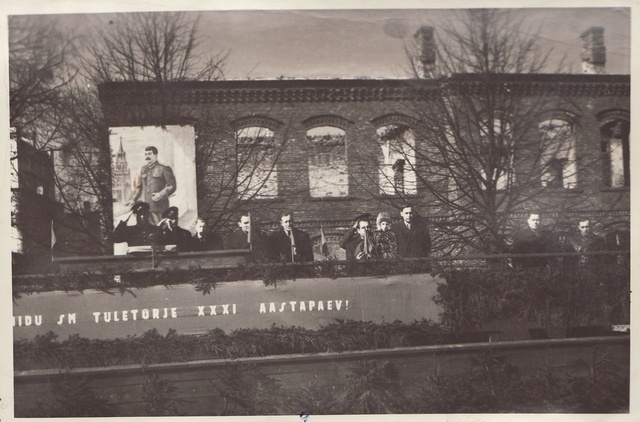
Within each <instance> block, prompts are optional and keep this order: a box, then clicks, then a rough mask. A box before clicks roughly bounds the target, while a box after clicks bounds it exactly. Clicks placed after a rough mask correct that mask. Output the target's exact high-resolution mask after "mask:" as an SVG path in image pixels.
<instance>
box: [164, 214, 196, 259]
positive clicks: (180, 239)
mask: <svg viewBox="0 0 640 422" xmlns="http://www.w3.org/2000/svg"><path fill="white" fill-rule="evenodd" d="M178 216H179V211H178V207H169V208H167V209H166V210H165V211H164V212H163V213H162V220H161V221H160V224H159V225H158V227H159V228H160V230H161V231H162V243H163V244H164V245H176V246H177V248H178V252H185V251H188V250H189V247H190V245H191V233H190V232H189V231H188V230H185V229H183V228H182V227H180V226H179V225H178V218H179V217H178Z"/></svg>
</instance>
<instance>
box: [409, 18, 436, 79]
mask: <svg viewBox="0 0 640 422" xmlns="http://www.w3.org/2000/svg"><path fill="white" fill-rule="evenodd" d="M434 31H435V30H434V29H433V27H432V26H421V27H420V29H418V31H417V32H416V33H415V35H414V36H413V38H414V40H415V42H416V46H417V49H418V54H417V57H415V65H416V66H415V67H416V70H417V72H418V76H419V77H421V78H428V77H431V75H432V73H433V70H434V68H435V66H436V41H435V37H434Z"/></svg>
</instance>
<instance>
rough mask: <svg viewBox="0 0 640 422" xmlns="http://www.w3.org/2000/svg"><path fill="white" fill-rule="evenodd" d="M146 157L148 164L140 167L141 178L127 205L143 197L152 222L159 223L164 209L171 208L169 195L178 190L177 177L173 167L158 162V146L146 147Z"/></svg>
mask: <svg viewBox="0 0 640 422" xmlns="http://www.w3.org/2000/svg"><path fill="white" fill-rule="evenodd" d="M144 159H145V161H146V162H147V164H146V165H144V166H142V168H141V169H140V178H139V180H138V181H137V183H136V186H135V190H134V192H133V195H132V197H131V199H130V200H129V201H127V203H126V204H125V205H127V206H128V205H131V204H132V203H134V202H135V201H137V200H138V199H140V198H141V197H142V200H143V201H144V202H146V203H148V204H149V207H150V220H151V222H152V223H153V224H158V223H160V219H161V216H162V213H163V211H164V210H166V209H167V208H169V196H171V195H172V194H173V193H174V192H175V191H176V178H175V176H174V175H173V170H172V169H171V167H169V166H165V165H162V164H160V163H159V162H158V149H157V148H156V147H154V146H148V147H146V148H145V149H144Z"/></svg>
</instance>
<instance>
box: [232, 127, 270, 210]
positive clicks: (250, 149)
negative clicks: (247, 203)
mask: <svg viewBox="0 0 640 422" xmlns="http://www.w3.org/2000/svg"><path fill="white" fill-rule="evenodd" d="M236 147H237V151H238V153H237V167H236V168H237V173H236V179H237V184H236V186H237V188H236V189H237V192H238V197H239V198H240V199H250V198H273V197H276V196H278V168H277V163H276V159H275V158H276V157H275V155H276V154H275V139H274V137H273V130H271V129H268V128H265V127H258V126H251V127H245V128H242V129H239V130H237V131H236Z"/></svg>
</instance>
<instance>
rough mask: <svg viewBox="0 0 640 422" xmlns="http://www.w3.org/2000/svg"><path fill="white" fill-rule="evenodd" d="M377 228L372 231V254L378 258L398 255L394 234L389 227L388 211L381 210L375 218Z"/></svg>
mask: <svg viewBox="0 0 640 422" xmlns="http://www.w3.org/2000/svg"><path fill="white" fill-rule="evenodd" d="M376 226H377V230H376V231H375V232H373V240H374V245H375V251H374V254H375V256H376V257H378V258H383V259H394V258H397V257H398V242H397V241H396V234H395V233H394V232H392V231H391V230H390V229H391V217H390V216H389V213H386V212H381V213H380V214H378V218H377V219H376Z"/></svg>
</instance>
